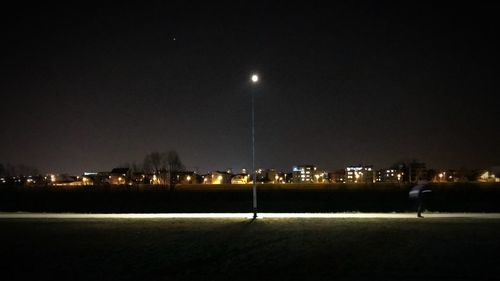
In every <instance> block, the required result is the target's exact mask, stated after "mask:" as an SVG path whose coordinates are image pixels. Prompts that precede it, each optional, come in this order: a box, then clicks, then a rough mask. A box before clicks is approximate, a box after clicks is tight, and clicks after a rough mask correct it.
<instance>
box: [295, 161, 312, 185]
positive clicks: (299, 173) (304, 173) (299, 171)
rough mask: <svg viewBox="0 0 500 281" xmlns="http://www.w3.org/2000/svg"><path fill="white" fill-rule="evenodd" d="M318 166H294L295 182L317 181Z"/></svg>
mask: <svg viewBox="0 0 500 281" xmlns="http://www.w3.org/2000/svg"><path fill="white" fill-rule="evenodd" d="M315 174H316V166H314V165H301V166H294V167H293V170H292V178H293V180H292V182H293V183H312V182H314V181H315V179H314V175H315Z"/></svg>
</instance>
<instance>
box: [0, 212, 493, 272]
mask: <svg viewBox="0 0 500 281" xmlns="http://www.w3.org/2000/svg"><path fill="white" fill-rule="evenodd" d="M0 239H1V241H2V243H0V253H1V255H2V262H1V263H0V272H1V278H2V280H377V279H378V280H500V267H499V266H498V265H499V264H500V254H499V253H500V220H496V219H463V218H448V219H443V218H440V219H437V218H425V219H261V220H259V219H258V220H255V221H251V220H245V219H92V220H83V219H67V220H61V219H46V220H32V219H31V220H30V219H23V220H21V219H2V220H0Z"/></svg>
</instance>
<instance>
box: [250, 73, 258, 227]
mask: <svg viewBox="0 0 500 281" xmlns="http://www.w3.org/2000/svg"><path fill="white" fill-rule="evenodd" d="M251 79H252V83H253V84H256V83H257V82H258V81H259V76H258V75H257V74H253V75H252V78H251ZM254 103H255V102H254V90H253V89H252V172H253V181H252V182H253V187H252V193H253V218H254V219H255V218H257V173H256V171H255V106H254Z"/></svg>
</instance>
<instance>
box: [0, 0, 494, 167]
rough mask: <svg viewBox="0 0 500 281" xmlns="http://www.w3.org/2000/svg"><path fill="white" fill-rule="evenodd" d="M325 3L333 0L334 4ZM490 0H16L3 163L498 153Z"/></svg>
mask: <svg viewBox="0 0 500 281" xmlns="http://www.w3.org/2000/svg"><path fill="white" fill-rule="evenodd" d="M325 5H326V4H325ZM492 11H493V9H490V8H489V7H488V6H486V5H484V6H481V7H469V6H467V5H465V4H455V5H454V6H448V5H445V4H424V3H418V2H408V3H405V4H404V5H403V4H397V3H396V4H395V3H389V2H377V3H369V2H368V3H366V2H365V3H360V2H352V3H341V2H339V3H335V4H334V5H333V6H331V5H329V6H328V7H327V6H323V5H322V4H320V3H319V2H314V3H309V4H298V3H287V5H286V6H285V5H281V4H280V3H279V2H255V3H254V4H252V5H249V4H248V3H246V4H245V5H243V4H242V2H240V3H233V4H229V3H223V2H216V3H210V5H206V6H192V5H189V4H184V3H182V2H169V3H163V4H158V5H154V6H146V5H144V6H139V7H135V6H120V7H111V6H101V7H100V8H96V7H94V6H92V5H91V4H88V5H76V4H63V5H58V6H56V5H55V4H53V5H50V4H47V5H41V4H40V6H27V7H21V6H18V7H13V8H10V10H9V12H10V13H9V15H6V16H5V17H4V18H3V19H2V20H1V21H2V23H3V25H4V26H6V27H7V31H6V34H5V42H7V44H6V48H7V51H5V52H4V53H3V54H2V56H1V57H2V64H1V66H0V68H1V71H2V73H3V75H2V76H3V78H2V79H3V81H4V82H3V83H1V85H0V91H1V92H2V110H1V112H0V116H1V117H2V120H4V122H2V123H1V125H0V130H1V131H2V135H3V137H2V138H0V163H12V164H21V163H22V164H26V165H32V166H35V167H37V168H38V169H40V170H41V171H43V172H50V171H60V172H64V173H69V174H77V173H81V172H83V171H86V170H91V171H100V170H109V169H111V168H113V167H116V166H118V165H120V164H123V163H126V162H133V161H136V162H138V163H141V162H142V161H143V159H144V156H145V155H146V154H148V153H150V152H152V151H160V152H162V151H167V150H169V149H175V150H176V151H178V153H179V155H180V157H181V159H182V161H183V162H184V164H185V165H186V166H188V167H192V168H195V167H197V168H198V170H200V171H208V170H217V169H220V170H225V169H228V168H232V169H234V170H239V169H241V168H247V169H248V168H249V167H251V159H252V158H251V139H250V136H251V127H250V126H251V111H250V94H251V92H250V91H251V90H252V89H251V87H250V83H249V76H250V75H251V73H253V72H257V73H258V74H259V76H260V81H259V85H258V86H257V89H256V92H255V118H256V120H255V121H256V123H255V129H256V167H269V168H275V169H279V170H286V169H289V168H290V167H292V166H293V165H297V164H303V163H312V164H315V165H317V166H319V167H324V169H328V170H333V169H336V168H341V167H345V166H347V165H353V164H358V163H362V164H372V165H374V166H375V167H381V168H382V167H389V166H390V165H391V164H393V163H395V162H397V161H400V160H405V159H413V158H415V159H417V160H419V161H421V162H425V163H427V165H428V166H429V167H436V168H460V167H466V168H489V167H492V166H497V165H499V164H500V162H499V161H500V146H498V143H500V133H499V132H500V130H498V129H497V127H498V117H499V113H498V112H499V107H498V104H499V96H500V95H498V86H497V83H496V78H495V74H496V73H498V63H497V62H498V53H497V52H496V49H497V47H498V43H497V40H496V37H497V36H496V30H495V29H494V24H493V23H494V18H495V17H494V15H493V12H492Z"/></svg>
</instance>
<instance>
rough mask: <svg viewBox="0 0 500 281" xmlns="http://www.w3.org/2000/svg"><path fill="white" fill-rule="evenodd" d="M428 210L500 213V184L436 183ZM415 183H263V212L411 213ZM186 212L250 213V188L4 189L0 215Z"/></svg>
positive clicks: (260, 199)
mask: <svg viewBox="0 0 500 281" xmlns="http://www.w3.org/2000/svg"><path fill="white" fill-rule="evenodd" d="M431 188H432V190H433V192H432V196H431V198H429V199H430V200H428V201H429V202H428V206H427V207H428V209H429V210H432V211H439V212H500V184H474V183H463V184H459V183H457V184H433V185H432V186H431ZM409 190H410V185H402V186H400V185H397V184H374V185H364V184H357V185H356V184H345V185H344V184H324V185H321V184H311V185H298V184H290V185H259V186H258V191H257V197H258V208H259V211H262V212H357V211H359V212H408V211H412V210H414V209H415V208H414V206H413V204H412V203H414V202H411V201H410V200H408V191H409ZM1 211H3V212H17V211H26V212H84V213H87V212H92V213H186V212H191V213H192V212H194V213H197V212H250V211H252V190H251V185H232V186H229V185H192V186H180V185H179V186H177V188H176V190H175V191H174V192H171V191H170V190H169V189H168V187H156V186H147V187H126V186H120V187H111V188H104V187H88V186H85V187H64V188H61V187H47V188H41V187H32V188H22V187H17V188H16V187H10V188H9V187H4V188H2V189H0V212H1Z"/></svg>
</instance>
